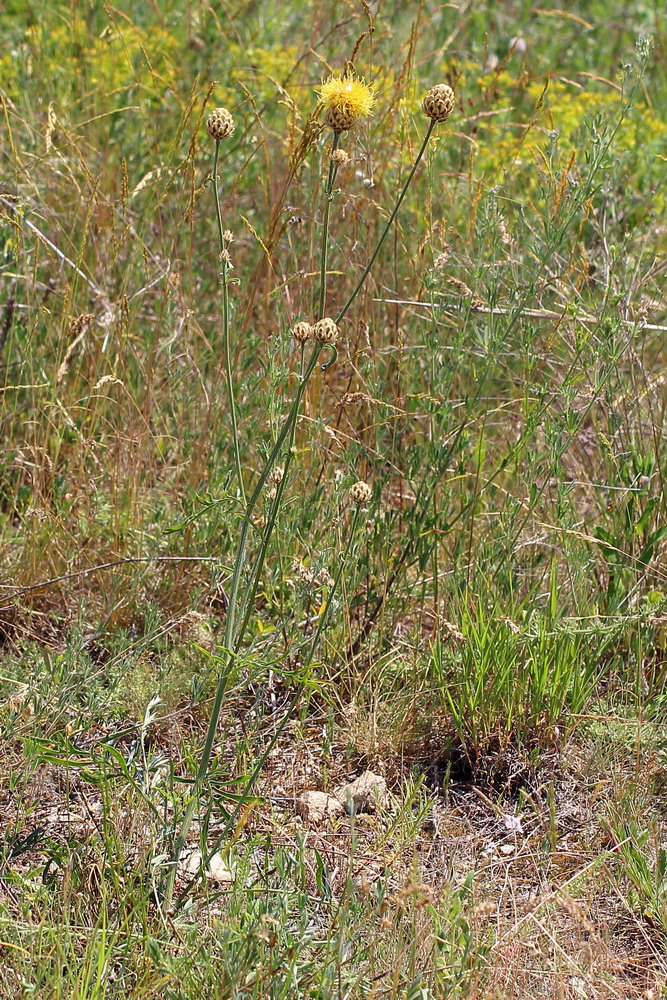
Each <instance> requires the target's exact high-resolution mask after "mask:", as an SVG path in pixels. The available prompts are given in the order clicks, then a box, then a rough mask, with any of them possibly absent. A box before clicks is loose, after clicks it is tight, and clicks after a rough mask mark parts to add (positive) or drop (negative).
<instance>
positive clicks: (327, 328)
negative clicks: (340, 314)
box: [313, 316, 340, 344]
mask: <svg viewBox="0 0 667 1000" xmlns="http://www.w3.org/2000/svg"><path fill="white" fill-rule="evenodd" d="M339 332H340V331H339V329H338V327H337V326H336V324H335V323H334V321H333V320H332V319H331V317H330V316H325V317H324V319H320V320H318V321H317V323H316V324H315V326H314V327H313V340H316V341H317V342H318V344H335V343H336V341H337V340H338V334H339Z"/></svg>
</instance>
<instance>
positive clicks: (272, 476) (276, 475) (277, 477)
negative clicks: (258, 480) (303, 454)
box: [269, 465, 285, 483]
mask: <svg viewBox="0 0 667 1000" xmlns="http://www.w3.org/2000/svg"><path fill="white" fill-rule="evenodd" d="M284 475H285V469H284V468H283V466H282V465H276V466H275V467H274V468H273V469H271V472H270V473H269V481H270V482H272V483H282V481H283V476H284Z"/></svg>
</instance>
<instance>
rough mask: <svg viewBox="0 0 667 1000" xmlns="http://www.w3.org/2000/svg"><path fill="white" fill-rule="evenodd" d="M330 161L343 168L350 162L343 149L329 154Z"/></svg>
mask: <svg viewBox="0 0 667 1000" xmlns="http://www.w3.org/2000/svg"><path fill="white" fill-rule="evenodd" d="M331 159H332V160H333V161H334V163H337V164H338V166H339V167H344V166H345V164H346V163H349V162H350V156H349V154H348V153H346V152H345V150H344V149H334V151H333V153H332V154H331Z"/></svg>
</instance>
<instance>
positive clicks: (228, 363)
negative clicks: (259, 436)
mask: <svg viewBox="0 0 667 1000" xmlns="http://www.w3.org/2000/svg"><path fill="white" fill-rule="evenodd" d="M219 156H220V140H219V139H216V142H215V156H214V159H213V194H214V195H215V215H216V219H217V220H218V238H219V240H220V263H221V264H222V337H223V350H224V352H225V374H226V378H227V394H228V396H229V412H230V415H231V419H232V442H233V446H234V464H235V465H236V478H237V480H238V484H239V490H240V492H241V499H242V501H243V503H245V502H246V497H245V489H244V486H243V472H242V470H241V450H240V445H239V431H238V425H237V422H236V401H235V399H234V380H233V378H232V357H231V351H230V348H229V287H228V283H227V268H228V266H229V265H228V263H227V261H226V260H225V257H224V252H225V250H226V246H225V238H224V236H223V235H222V232H223V230H222V213H221V212H220V192H219V191H218V158H219Z"/></svg>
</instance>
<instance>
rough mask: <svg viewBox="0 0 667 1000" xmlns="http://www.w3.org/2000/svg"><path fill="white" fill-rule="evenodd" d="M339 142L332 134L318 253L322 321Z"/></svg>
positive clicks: (336, 134) (318, 311) (318, 316)
mask: <svg viewBox="0 0 667 1000" xmlns="http://www.w3.org/2000/svg"><path fill="white" fill-rule="evenodd" d="M339 140H340V132H334V136H333V142H332V144H331V156H330V158H329V176H328V177H327V186H326V191H325V198H324V221H323V223H322V249H321V251H320V301H319V305H318V307H317V319H322V317H323V316H324V307H325V305H326V301H327V256H328V252H329V212H330V210H331V199H332V197H333V195H332V192H333V186H334V180H335V179H336V171H337V170H338V164H337V163H336V161H335V160H334V158H333V154H334V153H335V152H336V150H337V149H338V142H339Z"/></svg>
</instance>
